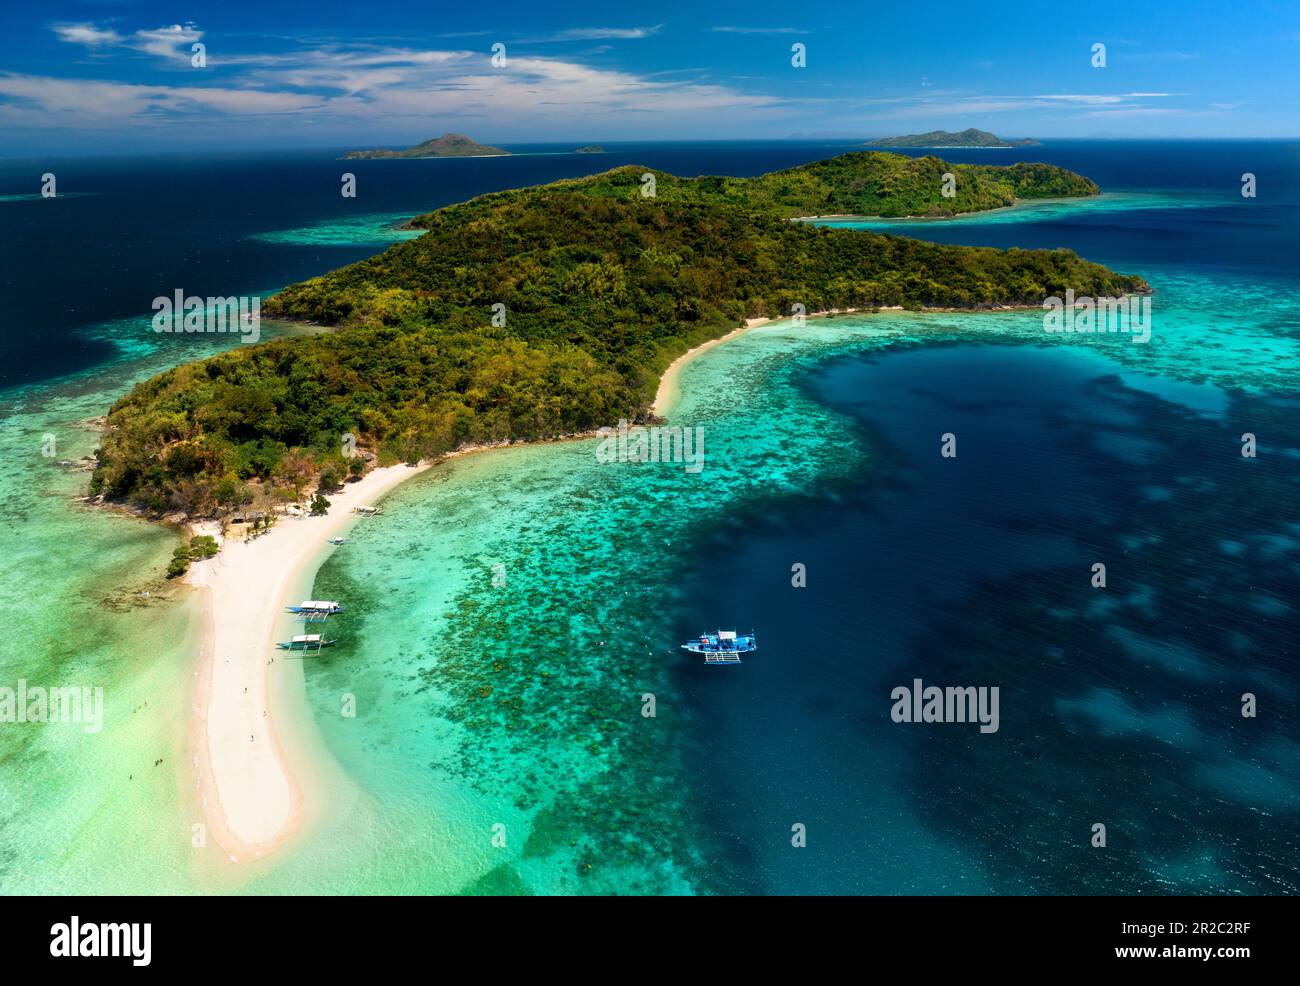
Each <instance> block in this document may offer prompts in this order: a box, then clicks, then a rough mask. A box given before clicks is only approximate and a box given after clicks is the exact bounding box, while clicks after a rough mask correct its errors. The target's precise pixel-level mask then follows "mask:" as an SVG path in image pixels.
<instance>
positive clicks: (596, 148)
mask: <svg viewBox="0 0 1300 986" xmlns="http://www.w3.org/2000/svg"><path fill="white" fill-rule="evenodd" d="M573 153H574V154H604V153H605V148H603V147H601V146H600V145H599V144H587V145H586V146H585V147H579V148H578V149H577V150H576V151H574V152H573Z"/></svg>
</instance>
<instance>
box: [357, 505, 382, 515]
mask: <svg viewBox="0 0 1300 986" xmlns="http://www.w3.org/2000/svg"><path fill="white" fill-rule="evenodd" d="M352 512H353V513H354V514H360V515H361V516H362V517H374V516H375V515H376V514H379V513H382V511H381V510H380V509H379V508H378V507H371V506H365V505H363V506H360V507H353V508H352Z"/></svg>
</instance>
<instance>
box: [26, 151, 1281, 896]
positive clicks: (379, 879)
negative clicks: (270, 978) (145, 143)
mask: <svg viewBox="0 0 1300 986" xmlns="http://www.w3.org/2000/svg"><path fill="white" fill-rule="evenodd" d="M607 148H608V151H609V153H607V154H605V155H601V156H599V157H593V156H590V155H572V154H555V153H535V154H520V155H519V156H517V157H512V158H499V159H474V160H441V161H351V162H346V163H344V162H339V161H336V160H334V159H333V157H334V156H333V155H330V154H328V153H301V154H293V155H274V156H251V155H248V156H229V157H224V158H222V157H215V158H209V157H204V158H198V157H179V156H178V157H158V158H153V159H139V160H137V159H125V158H123V159H111V160H110V159H104V160H82V161H67V162H54V163H51V162H3V163H0V224H2V226H0V228H2V229H3V232H4V234H5V235H4V236H3V237H0V243H3V244H4V246H3V250H4V257H3V261H4V263H3V264H0V270H2V271H3V274H0V276H3V277H4V278H5V288H6V290H5V297H6V300H7V301H8V302H9V304H8V315H9V325H10V329H9V331H7V332H5V333H4V334H3V336H2V338H0V346H3V347H4V348H3V357H4V358H3V359H2V360H0V387H3V389H0V416H2V420H3V422H4V427H3V429H0V447H2V451H3V454H4V459H5V462H6V463H7V465H8V466H9V468H7V469H6V470H5V471H4V473H3V474H2V475H0V532H3V533H2V535H0V537H2V541H0V585H3V586H4V588H5V599H6V605H5V606H4V607H3V608H2V609H0V639H3V640H5V641H6V644H5V645H4V650H3V651H0V684H9V685H13V684H14V683H15V682H16V680H17V679H18V678H19V677H20V676H21V677H25V678H26V679H27V680H28V681H31V682H38V683H46V684H60V683H64V682H65V681H77V682H83V681H85V682H90V683H93V684H96V685H102V686H103V687H104V689H105V695H106V700H105V709H106V713H105V721H104V728H103V729H102V731H100V732H98V733H94V734H88V733H86V732H84V731H83V730H81V729H80V728H79V727H77V728H74V727H71V726H69V727H64V726H58V727H56V726H48V727H42V728H41V729H39V730H38V729H34V728H31V727H28V728H25V729H24V728H20V727H18V726H15V725H9V726H2V727H0V764H3V767H0V792H3V798H0V891H3V892H7V893H40V892H60V893H94V892H99V893H104V892H123V893H156V892H182V893H195V892H197V893H204V892H250V893H290V892H297V893H329V892H340V893H347V892H354V893H384V892H392V893H421V892H434V893H528V892H531V893H781V894H785V893H930V894H947V893H1059V894H1065V893H1069V894H1080V893H1142V894H1160V893H1186V894H1210V893H1214V894H1223V893H1232V894H1252V893H1294V892H1296V890H1297V889H1300V867H1298V865H1297V862H1296V861H1297V859H1300V853H1298V852H1297V849H1300V826H1298V825H1297V817H1298V816H1297V812H1298V811H1300V756H1297V754H1300V714H1298V713H1297V704H1296V703H1297V698H1300V682H1298V680H1297V670H1296V662H1295V657H1296V652H1297V638H1298V637H1300V616H1298V615H1297V613H1296V609H1295V603H1294V599H1295V596H1296V593H1295V582H1296V576H1297V573H1300V516H1298V514H1297V510H1296V503H1297V498H1296V494H1295V490H1296V480H1297V478H1298V474H1300V439H1297V437H1296V434H1295V428H1294V425H1295V421H1296V420H1297V416H1296V412H1297V409H1298V402H1300V385H1298V384H1297V375H1296V367H1297V365H1298V364H1297V356H1298V355H1300V353H1298V351H1297V326H1296V321H1295V317H1294V313H1295V311H1296V310H1297V303H1300V269H1298V268H1297V266H1296V263H1295V257H1296V256H1297V255H1298V252H1300V251H1298V250H1297V248H1298V247H1300V168H1298V167H1297V165H1298V164H1300V144H1297V143H1295V142H1281V141H1277V142H1265V141H1258V142H1253V141H1225V142H1155V141H1113V142H1107V141H1079V142H1067V141H1052V142H1048V143H1047V144H1045V145H1044V146H1042V147H1035V148H1028V149H1019V150H1016V151H972V152H966V153H963V152H959V151H943V152H941V156H944V157H945V158H946V159H948V160H952V161H971V162H976V163H1010V162H1012V161H1014V160H1020V159H1027V160H1040V161H1047V162H1050V163H1055V164H1060V165H1063V166H1065V167H1069V168H1072V169H1074V170H1077V171H1079V172H1081V173H1083V174H1086V175H1088V176H1089V177H1092V178H1093V179H1095V180H1096V181H1097V182H1098V183H1099V184H1100V185H1101V186H1102V188H1103V190H1104V194H1103V195H1102V196H1101V197H1100V198H1098V199H1095V200H1090V201H1087V202H1073V203H1042V204H1035V205H1031V206H1026V207H1020V208H1016V209H1010V210H1002V211H999V212H996V213H989V214H984V215H980V216H971V217H964V218H960V219H957V220H953V221H948V222H909V221H889V222H884V223H881V222H876V223H859V225H865V226H870V227H871V228H886V229H887V230H888V231H892V232H896V233H899V234H902V235H910V236H919V237H924V238H927V239H933V240H937V241H941V242H952V243H968V244H978V245H990V246H998V247H1044V248H1068V249H1071V250H1075V251H1076V252H1078V253H1079V254H1081V255H1082V256H1084V257H1087V258H1088V259H1091V260H1096V261H1099V262H1101V263H1105V264H1107V265H1109V266H1112V267H1114V268H1115V269H1117V270H1120V271H1122V272H1125V273H1137V274H1140V275H1142V276H1144V277H1146V278H1147V279H1148V280H1149V281H1150V282H1151V283H1152V285H1153V287H1154V288H1155V290H1156V293H1155V295H1154V296H1153V299H1152V339H1151V342H1150V343H1149V344H1147V345H1140V344H1135V343H1132V342H1130V341H1128V339H1127V338H1124V337H1106V336H1101V337H1098V336H1060V335H1055V336H1049V335H1046V334H1045V333H1044V331H1043V325H1042V316H1041V314H1039V313H1034V312H1027V313H1026V312H1015V313H981V314H951V313H929V314H912V313H900V312H884V313H878V314H871V315H867V314H863V315H851V316H849V315H845V316H838V317H835V318H829V319H810V320H808V322H807V323H806V324H805V325H794V324H792V323H791V322H790V321H788V320H787V321H783V322H776V323H773V324H770V325H767V326H764V327H761V328H758V329H755V330H753V331H751V332H750V333H748V334H746V335H744V336H741V337H739V338H738V339H735V340H733V341H731V342H728V343H727V344H726V345H723V346H719V347H715V348H714V349H712V350H710V351H708V352H707V353H704V354H702V355H701V356H700V357H698V358H697V359H695V360H694V361H692V362H691V363H689V364H688V365H687V366H686V367H685V368H684V369H683V371H682V373H681V377H680V383H681V391H682V393H681V397H680V399H679V400H678V401H677V403H676V404H675V405H674V406H673V407H672V408H671V409H670V411H669V420H670V421H671V422H672V423H673V424H681V425H683V426H685V427H690V428H696V429H699V430H700V434H702V435H703V436H704V441H705V446H704V447H705V465H704V468H703V469H701V470H700V471H699V472H690V471H687V470H686V469H684V468H682V466H681V464H673V463H608V462H601V461H600V460H599V459H598V458H597V456H596V455H595V448H596V443H595V442H594V441H578V442H571V443H563V444H554V445H539V446H532V447H522V448H514V449H509V450H505V451H502V452H492V453H487V454H483V455H476V456H469V457H466V458H463V459H458V460H455V461H454V462H451V463H449V464H447V465H445V466H443V467H440V468H438V469H435V470H432V471H430V472H429V473H426V474H424V475H422V476H420V477H418V478H416V479H413V480H412V481H410V482H408V483H407V484H404V485H403V486H402V487H400V488H399V489H398V490H397V491H396V492H395V493H394V494H393V495H392V496H391V497H390V498H389V500H388V504H389V505H390V508H389V509H387V510H386V511H385V513H384V514H383V515H382V516H381V517H379V518H375V519H373V520H370V521H366V522H364V523H362V524H360V525H359V526H358V527H357V528H356V530H355V532H354V536H353V538H352V539H351V542H350V543H349V544H348V545H346V546H345V547H344V548H343V549H341V550H339V551H337V552H336V553H334V554H333V555H332V556H331V557H330V559H329V560H328V561H327V562H326V563H325V565H324V566H323V567H322V569H321V571H320V573H319V575H318V577H317V580H316V587H315V591H316V593H317V594H318V595H321V596H324V597H327V598H334V597H337V598H345V599H347V600H348V601H349V608H348V613H347V614H346V615H345V617H344V618H343V619H342V620H340V621H339V627H340V633H341V636H342V638H343V639H342V642H341V643H340V645H339V646H337V647H336V648H335V649H334V650H333V651H332V652H330V653H329V654H328V656H326V657H323V658H320V659H316V660H313V661H311V662H308V663H306V664H305V667H304V670H305V674H306V689H307V691H306V698H307V703H308V705H309V706H310V708H311V710H312V713H313V723H312V724H311V728H312V729H313V730H314V731H315V732H316V733H317V734H318V735H317V740H318V743H319V748H320V750H321V751H323V753H322V755H323V756H328V757H329V758H330V760H331V761H332V762H333V763H334V764H336V765H337V769H336V770H331V771H328V772H327V780H326V781H325V782H324V783H326V784H327V785H328V787H329V797H328V798H326V799H324V800H325V802H326V803H325V804H323V805H322V806H320V808H319V811H318V812H317V813H316V815H315V817H313V819H312V821H311V823H310V824H309V825H308V826H307V827H306V829H305V830H304V832H303V833H302V834H301V835H300V836H299V837H297V838H296V839H295V841H294V842H293V843H291V844H290V845H289V846H287V847H285V848H284V849H283V850H282V851H281V852H279V853H277V854H276V855H274V856H273V857H271V858H269V859H267V860H264V861H261V862H259V863H256V864H250V865H247V866H241V867H232V866H230V865H229V864H228V863H226V862H225V861H224V860H223V859H222V858H221V856H220V853H219V851H218V850H217V849H215V847H212V846H209V845H206V844H201V845H196V836H195V830H194V826H195V824H196V822H197V821H198V819H199V818H201V806H198V805H197V804H196V797H197V795H196V792H195V790H194V788H193V779H192V771H191V770H190V769H189V762H190V758H191V757H192V750H191V749H190V747H189V744H188V740H187V736H186V729H187V724H188V721H189V715H190V701H189V689H190V688H191V687H192V678H193V671H194V664H195V655H196V653H197V650H196V635H197V628H198V608H197V606H196V605H195V602H194V600H193V599H192V598H191V597H190V596H189V595H188V594H187V593H186V592H184V591H180V590H177V589H176V587H174V586H171V587H169V586H167V585H165V584H163V583H162V580H161V579H160V575H161V572H162V570H163V568H164V567H165V563H166V559H167V557H168V556H169V555H170V552H171V548H172V547H173V546H174V544H175V534H173V533H171V532H168V531H166V530H164V529H162V528H159V527H156V526H153V525H148V524H145V523H143V522H140V521H135V520H130V519H126V518H122V517H118V516H113V515H109V514H106V513H103V512H100V511H93V510H90V509H87V508H85V507H83V506H81V505H79V504H77V503H76V502H75V500H74V497H75V495H76V494H77V493H78V492H79V491H80V490H82V489H84V484H85V482H86V479H87V476H86V474H85V473H84V472H81V471H78V469H77V467H76V465H75V463H76V462H77V461H78V460H80V459H81V457H82V456H84V455H88V454H90V453H91V452H93V449H94V446H95V428H94V419H96V418H97V417H99V416H100V415H102V414H103V413H105V411H106V410H107V408H108V407H109V406H110V405H111V403H112V402H113V401H114V400H115V399H117V398H118V397H120V396H121V395H122V394H123V393H124V392H125V391H126V390H127V389H129V387H130V386H131V385H132V383H134V382H136V381H138V380H140V379H143V378H145V377H147V376H149V375H151V374H152V373H154V372H157V371H159V370H161V369H163V368H166V367H168V366H172V365H176V364H177V363H180V362H184V361H187V360H190V359H195V358H199V357H201V356H203V355H205V354H206V353H207V352H210V351H214V350H215V349H216V348H220V347H221V346H224V345H228V344H230V343H229V342H228V341H227V340H226V339H222V338H216V339H214V338H212V337H188V336H178V337H168V336H161V335H157V334H155V333H153V332H152V331H151V328H150V316H151V311H150V303H151V300H152V299H153V298H154V297H155V296H157V295H170V294H171V293H172V292H173V291H174V290H175V289H177V288H182V289H184V290H185V291H186V292H187V293H194V294H203V295H208V294H212V295H239V294H250V293H269V292H271V291H273V290H275V289H276V288H278V287H280V286H283V285H285V284H288V283H292V282H294V281H296V280H300V279H303V278H306V277H309V276H312V275H315V274H319V273H322V272H324V271H326V270H330V269H333V268H335V267H337V266H340V265H342V264H346V263H349V262H351V261H354V260H357V259H360V258H362V257H365V256H369V255H371V254H373V253H375V252H377V251H378V250H380V249H382V248H383V247H384V246H385V245H386V244H387V243H390V242H394V241H395V240H397V239H399V238H401V237H403V236H407V235H411V234H409V233H406V232H403V231H400V230H399V229H397V227H398V226H399V225H400V223H401V221H402V220H403V219H405V218H407V217H409V216H410V215H413V214H415V213H417V212H423V211H427V210H428V209H430V208H434V207H437V206H439V205H444V204H448V203H451V202H456V201H461V200H463V199H465V198H467V197H469V196H471V195H474V194H478V193H481V192H485V191H490V190H495V189H499V188H508V187H515V186H519V185H527V184H535V183H539V182H546V181H551V180H554V179H556V178H561V177H569V176H575V175H581V174H586V173H590V172H592V171H596V170H604V169H606V168H609V167H614V166H617V165H620V164H626V163H638V164H644V165H647V166H651V167H656V168H663V169H665V170H668V171H671V172H674V173H677V174H702V173H722V174H734V175H749V174H759V173H762V172H765V171H770V170H774V169H778V168H783V167H788V166H791V165H794V164H798V163H801V162H805V161H811V160H816V159H819V158H822V157H827V156H830V155H833V154H836V153H841V152H843V151H845V150H848V149H850V147H849V146H848V145H845V144H834V143H829V142H822V143H803V144H801V143H793V142H786V143H775V142H773V143H750V144H741V143H735V144H730V143H715V144H653V145H651V144H642V145H632V144H629V145H617V144H614V145H607ZM512 149H515V150H521V151H523V150H532V151H537V152H542V151H546V150H548V149H547V148H543V147H536V148H512ZM345 170H346V171H351V172H353V173H355V174H356V176H357V185H358V197H357V198H356V199H343V198H342V197H341V196H340V195H339V191H338V188H339V176H340V174H341V173H342V172H343V171H345ZM47 171H52V172H54V173H55V174H56V175H57V176H58V182H59V190H60V192H61V193H66V194H67V197H66V198H60V199H55V200H41V199H39V197H33V194H34V193H35V192H36V191H37V190H38V189H39V180H40V175H41V174H42V173H43V172H47ZM1246 172H1250V173H1253V174H1255V175H1256V176H1257V183H1258V186H1257V187H1258V195H1257V197H1256V198H1254V199H1246V198H1243V197H1242V195H1241V194H1240V188H1241V181H1242V175H1243V174H1244V173H1246ZM264 331H265V332H270V333H275V332H294V331H300V330H299V329H297V328H295V327H292V326H274V325H271V326H264ZM611 424H614V423H613V422H611ZM1247 432H1249V433H1252V434H1254V435H1256V437H1257V442H1258V454H1257V455H1256V456H1255V457H1254V458H1246V457H1243V455H1242V454H1241V449H1242V441H1243V439H1242V435H1243V434H1244V433H1247ZM51 435H52V436H54V445H55V447H56V448H57V454H55V455H46V454H42V453H43V451H46V450H48V448H49V441H48V437H49V436H51ZM944 435H953V436H955V441H956V448H957V454H956V456H955V457H951V458H949V457H944V456H943V455H941V436H944ZM59 462H64V463H69V464H65V465H59V464H58V463H59ZM1097 563H1102V564H1104V565H1105V566H1106V573H1107V584H1106V586H1105V587H1104V588H1096V587H1094V586H1093V584H1092V581H1093V566H1094V565H1095V564H1097ZM796 568H799V569H801V570H802V572H803V573H804V575H803V581H804V584H803V585H802V586H796V585H795V584H794V582H795V581H799V580H798V579H796V578H795V575H794V573H795V571H796ZM719 626H721V627H723V628H724V629H729V628H733V627H734V628H736V629H742V630H749V629H753V630H754V631H755V632H756V633H757V635H758V639H759V645H760V649H759V651H758V652H757V653H756V654H754V655H753V656H752V657H751V658H749V659H747V660H746V661H745V663H744V664H742V665H740V666H738V667H722V668H719V667H704V666H703V665H702V664H700V663H699V662H698V660H697V659H693V658H691V657H690V655H688V654H686V652H684V651H682V650H681V649H680V648H679V646H678V645H679V644H680V642H681V641H683V640H685V639H687V638H689V637H691V636H694V635H697V634H698V633H700V632H701V631H702V630H714V629H717V628H718V627H719ZM916 679H921V680H922V681H923V682H924V683H925V684H926V685H937V686H940V687H944V686H954V687H958V686H960V687H965V686H971V687H984V688H993V687H996V688H998V690H999V694H1000V718H999V727H998V729H997V731H996V732H992V733H982V732H981V731H980V730H979V728H978V726H977V725H975V724H971V723H965V724H958V723H951V724H950V723H943V724H938V723H935V724H917V723H899V722H895V721H893V718H892V717H891V707H892V705H893V702H892V701H891V692H892V690H893V689H895V688H897V687H899V686H905V687H910V686H911V685H912V683H913V681H914V680H916ZM1245 693H1250V694H1252V695H1254V696H1255V698H1256V701H1257V704H1258V714H1257V715H1256V716H1254V717H1243V716H1242V714H1241V708H1242V696H1243V694H1245ZM340 694H353V695H355V696H356V697H357V708H358V714H357V716H356V717H355V718H348V717H345V716H341V715H340V714H339V707H340V706H339V696H340ZM651 706H653V713H654V714H653V715H648V714H646V713H647V711H648V710H650V707H651ZM1099 824H1100V825H1104V826H1105V830H1106V846H1105V847H1104V848H1101V847H1094V846H1093V844H1092V843H1093V841H1094V838H1095V836H1094V833H1095V826H1097V825H1099ZM198 841H200V842H201V841H202V840H198ZM795 842H803V845H799V846H796V845H795V844H794V843H795Z"/></svg>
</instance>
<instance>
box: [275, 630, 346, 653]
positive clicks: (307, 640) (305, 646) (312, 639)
mask: <svg viewBox="0 0 1300 986" xmlns="http://www.w3.org/2000/svg"><path fill="white" fill-rule="evenodd" d="M336 643H338V641H337V640H326V639H325V637H324V635H323V634H319V633H301V634H298V635H297V636H296V637H291V638H290V639H289V642H288V643H283V644H276V645H275V646H276V647H278V648H280V650H320V649H321V648H322V647H329V646H331V645H332V644H336Z"/></svg>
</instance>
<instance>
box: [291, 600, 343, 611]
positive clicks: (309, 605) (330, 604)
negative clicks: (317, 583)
mask: <svg viewBox="0 0 1300 986" xmlns="http://www.w3.org/2000/svg"><path fill="white" fill-rule="evenodd" d="M336 606H338V600H336V599H304V600H303V601H302V605H301V606H299V607H298V608H299V609H334V608H335V607H336Z"/></svg>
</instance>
